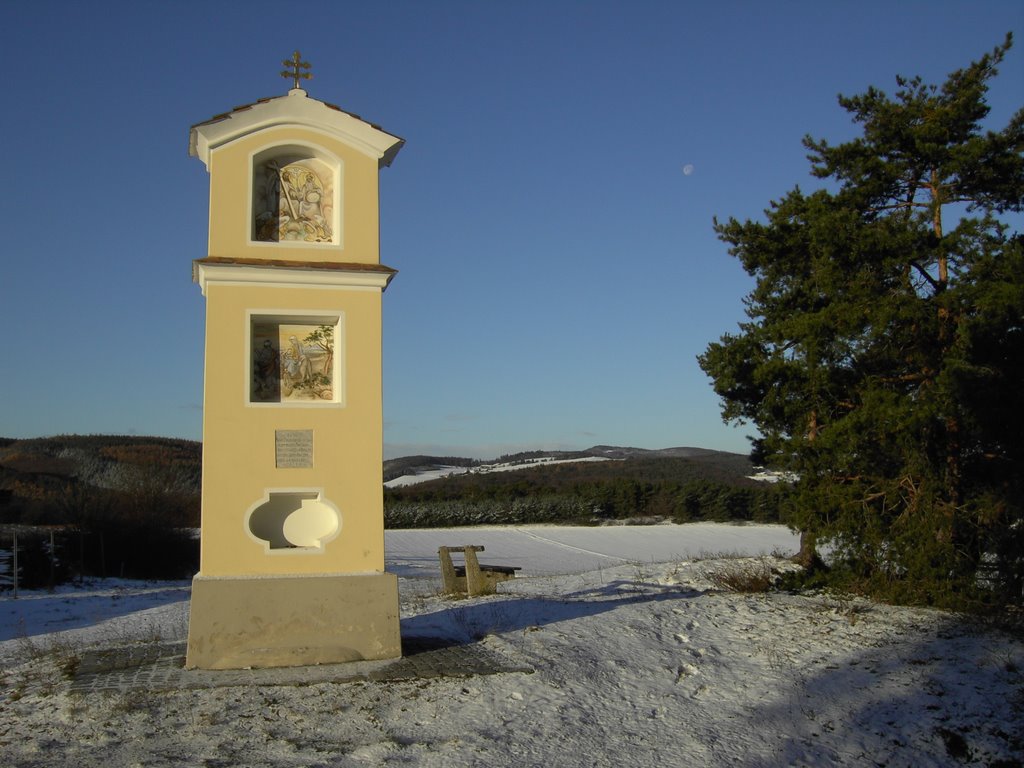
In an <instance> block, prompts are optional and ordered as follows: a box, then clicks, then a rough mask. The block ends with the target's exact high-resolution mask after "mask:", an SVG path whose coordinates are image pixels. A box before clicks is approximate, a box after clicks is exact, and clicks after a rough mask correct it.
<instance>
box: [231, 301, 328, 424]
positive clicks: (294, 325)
mask: <svg viewBox="0 0 1024 768" xmlns="http://www.w3.org/2000/svg"><path fill="white" fill-rule="evenodd" d="M249 331H250V332H249V340H250V345H249V346H250V350H249V352H250V365H249V381H248V393H249V402H250V403H255V404H282V403H283V404H297V405H312V404H329V403H334V404H337V403H341V402H342V391H341V389H342V380H341V357H342V352H341V350H340V349H338V347H339V346H340V344H339V342H340V341H341V340H342V321H341V317H340V316H339V315H334V316H314V317H310V316H301V317H298V316H294V317H293V316H282V315H252V316H251V317H250V327H249Z"/></svg>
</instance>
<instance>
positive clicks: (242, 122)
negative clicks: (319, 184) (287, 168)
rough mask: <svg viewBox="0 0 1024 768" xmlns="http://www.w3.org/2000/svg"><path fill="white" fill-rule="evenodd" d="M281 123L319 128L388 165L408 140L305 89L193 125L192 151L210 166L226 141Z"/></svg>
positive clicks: (190, 142)
mask: <svg viewBox="0 0 1024 768" xmlns="http://www.w3.org/2000/svg"><path fill="white" fill-rule="evenodd" d="M280 126H295V127H299V128H308V129H312V130H315V131H319V132H321V133H324V134H326V135H328V136H331V137H333V138H335V139H337V140H338V141H341V142H343V143H345V144H347V145H348V146H350V147H352V148H354V149H356V150H357V151H359V152H362V153H363V154H365V155H368V156H369V157H373V158H375V159H376V160H377V161H378V163H381V164H384V165H387V164H390V162H391V159H392V158H393V157H394V155H395V154H396V153H397V152H398V150H399V149H400V148H401V145H402V144H403V143H404V142H403V140H402V139H400V138H398V137H397V136H392V135H391V134H390V133H387V132H385V131H382V130H380V129H379V128H377V127H376V126H374V125H371V124H370V123H367V122H366V121H365V120H361V119H359V118H358V117H355V116H354V115H350V114H349V113H348V112H345V111H343V110H341V109H337V108H335V107H331V106H329V105H327V104H325V103H324V102H322V101H318V100H316V99H311V98H309V97H308V96H307V95H306V92H305V91H303V90H302V89H301V88H299V89H294V90H291V91H289V93H288V95H287V96H278V97H277V98H273V99H267V100H265V101H260V102H257V103H256V104H252V105H251V106H246V107H239V108H238V109H236V110H234V111H233V112H229V113H228V114H226V115H223V116H219V117H216V118H213V119H212V120H210V121H207V122H205V123H199V124H198V125H194V126H192V129H191V131H190V132H189V154H190V155H192V156H193V157H198V158H199V159H200V160H202V161H203V164H204V165H206V167H207V169H209V167H210V154H211V153H212V152H213V151H214V150H216V149H218V148H219V147H222V146H224V145H226V144H230V143H231V142H233V141H236V140H238V139H241V138H244V137H245V136H249V135H251V134H253V133H256V132H258V131H263V130H267V129H268V128H276V127H280Z"/></svg>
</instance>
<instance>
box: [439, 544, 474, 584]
mask: <svg viewBox="0 0 1024 768" xmlns="http://www.w3.org/2000/svg"><path fill="white" fill-rule="evenodd" d="M437 556H438V557H439V558H440V560H441V587H442V589H444V593H445V594H446V595H455V594H458V593H459V592H461V591H462V590H460V589H459V582H458V577H457V576H456V575H455V566H454V565H453V564H452V556H451V554H449V552H448V547H441V548H440V549H439V550H438V551H437ZM467 574H468V569H467ZM468 583H469V582H468V580H467V584H468Z"/></svg>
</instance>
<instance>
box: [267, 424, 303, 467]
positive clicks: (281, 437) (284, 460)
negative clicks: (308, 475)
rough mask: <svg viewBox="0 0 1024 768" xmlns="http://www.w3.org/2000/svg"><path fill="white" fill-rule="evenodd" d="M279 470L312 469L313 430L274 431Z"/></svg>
mask: <svg viewBox="0 0 1024 768" xmlns="http://www.w3.org/2000/svg"><path fill="white" fill-rule="evenodd" d="M274 452H275V455H276V457H277V467H278V469H310V468H312V466H313V430H312V429H277V430H274Z"/></svg>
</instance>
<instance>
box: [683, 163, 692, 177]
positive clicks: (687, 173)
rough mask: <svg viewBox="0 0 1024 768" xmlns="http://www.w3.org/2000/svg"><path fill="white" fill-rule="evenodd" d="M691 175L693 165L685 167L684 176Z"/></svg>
mask: <svg viewBox="0 0 1024 768" xmlns="http://www.w3.org/2000/svg"><path fill="white" fill-rule="evenodd" d="M691 173H693V163H687V164H686V165H684V166H683V175H684V176H689V175H690V174H691Z"/></svg>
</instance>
